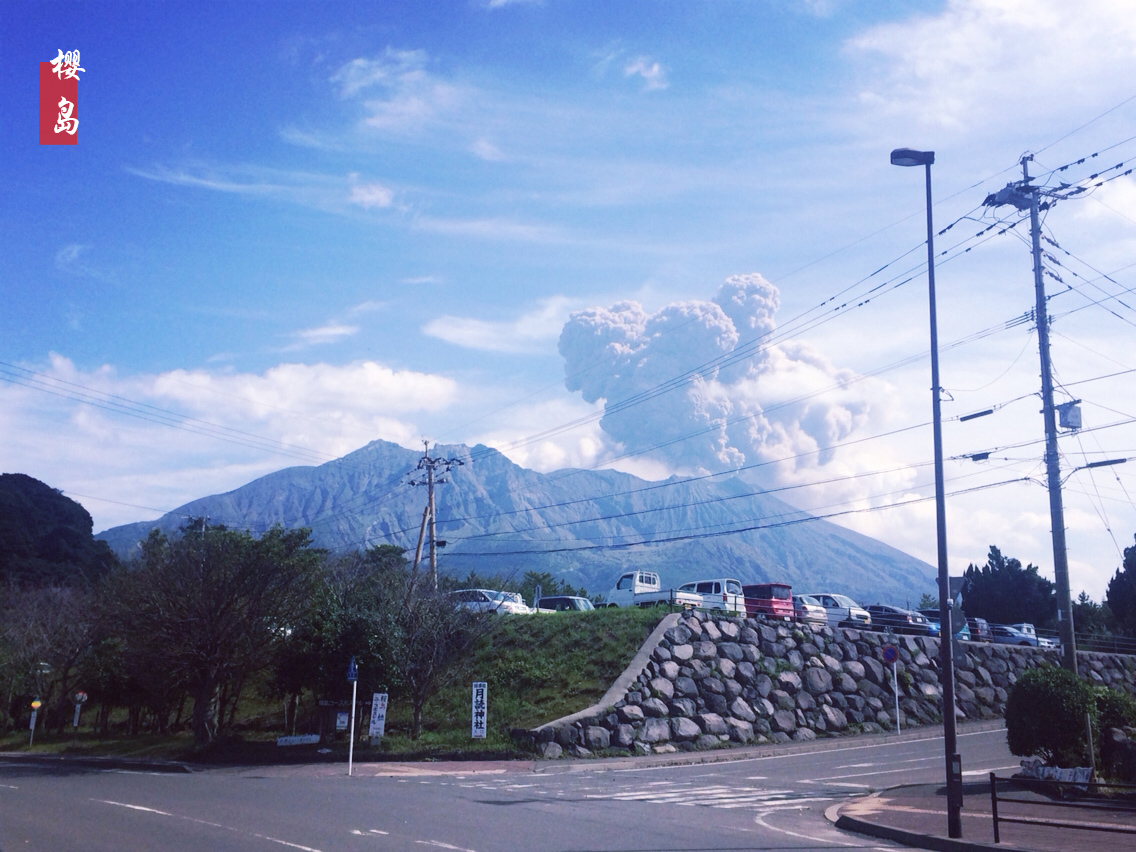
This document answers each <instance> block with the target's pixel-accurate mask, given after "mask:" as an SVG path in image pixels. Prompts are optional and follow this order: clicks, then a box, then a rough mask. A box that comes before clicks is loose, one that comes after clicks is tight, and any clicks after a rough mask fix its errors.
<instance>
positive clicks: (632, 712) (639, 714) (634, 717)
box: [617, 704, 644, 724]
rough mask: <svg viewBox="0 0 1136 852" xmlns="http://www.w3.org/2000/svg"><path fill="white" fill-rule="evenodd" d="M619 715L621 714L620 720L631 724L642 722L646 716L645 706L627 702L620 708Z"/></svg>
mask: <svg viewBox="0 0 1136 852" xmlns="http://www.w3.org/2000/svg"><path fill="white" fill-rule="evenodd" d="M617 715H618V716H619V718H620V721H622V722H627V723H629V724H634V723H635V722H642V721H643V716H644V714H643V708H642V707H640V706H639V705H638V704H625V705H624V706H623V707H620V708H619V712H618V714H617Z"/></svg>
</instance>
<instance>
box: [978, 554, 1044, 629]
mask: <svg viewBox="0 0 1136 852" xmlns="http://www.w3.org/2000/svg"><path fill="white" fill-rule="evenodd" d="M964 577H965V583H964V585H963V592H962V599H963V609H964V610H965V611H966V614H967V616H968V617H970V618H984V619H986V620H987V621H989V622H991V623H992V624H1017V623H1019V622H1028V623H1030V624H1033V625H1034V626H1036V627H1043V628H1049V627H1053V626H1054V625H1055V624H1056V622H1057V599H1056V594H1055V591H1054V585H1053V583H1052V582H1051V581H1049V580H1047V579H1045V578H1044V577H1042V576H1041V575H1040V574H1038V572H1037V566H1036V565H1027V566H1026V567H1025V568H1022V563H1021V562H1019V561H1018V560H1017V559H1007V558H1006V557H1005V556H1003V555H1002V552H1001V551H1000V550H998V548H997V547H994V546H993V545H991V546H990V555H989V557H988V558H987V560H986V564H985V565H983V566H982V567H981V568H979V567H977V566H976V565H974V564H971V565H970V567H968V568H967V569H966V574H965V575H964Z"/></svg>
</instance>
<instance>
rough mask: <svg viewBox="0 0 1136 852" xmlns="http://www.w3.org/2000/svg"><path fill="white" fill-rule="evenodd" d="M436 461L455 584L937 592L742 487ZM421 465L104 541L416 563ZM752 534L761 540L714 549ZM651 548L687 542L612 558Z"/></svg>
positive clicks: (272, 483)
mask: <svg viewBox="0 0 1136 852" xmlns="http://www.w3.org/2000/svg"><path fill="white" fill-rule="evenodd" d="M433 452H434V454H435V456H446V457H454V458H460V459H462V460H464V461H465V462H466V463H465V464H464V465H462V466H460V467H456V468H454V470H453V471H452V472H451V473H450V474H448V475H447V476H446V479H447V480H448V481H447V482H445V483H444V484H440V485H438V486H437V487H436V492H435V500H436V504H437V513H438V537H439V539H444V540H446V541H447V542H448V546H447V547H446V548H445V549H444V550H440V551H439V565H440V568H441V569H442V570H443V571H444V572H446V573H452V574H457V575H464V574H466V573H467V572H469V571H470V570H474V571H476V572H477V573H479V574H482V575H493V574H496V575H509V574H513V573H514V572H519V573H523V572H525V571H528V570H535V571H549V572H551V573H553V574H555V575H557V576H559V577H562V578H563V579H565V580H568V581H569V582H571V583H572V584H573V585H578V586H579V585H582V586H584V587H586V588H587V589H589V591H591V592H592V593H599V592H604V591H606V590H607V589H608V588H609V587H610V586H611V585H612V584H613V582H614V580H615V576H616V574H618V573H619V571H621V570H622V569H623V568H624V567H625V566H627V567H639V568H645V569H648V570H654V571H658V572H659V574H660V575H661V576H662V579H663V582H664V583H665V584H667V585H677V584H679V583H683V582H687V581H689V580H693V579H697V578H699V577H720V576H733V577H737V578H738V579H740V580H742V582H760V581H770V580H776V581H783V582H789V583H791V584H792V585H793V587H794V589H795V590H797V591H810V590H813V591H824V590H830V591H842V592H845V593H847V594H851V595H852V596H853V597H857V598H859V599H861V602H863V603H869V602H872V603H874V602H876V601H877V600H879V601H888V602H897V603H903V602H904V601H906V600H915V599H917V598H918V597H919V595H920V594H922V593H923V592H928V591H933V589H934V585H935V581H934V569H933V568H932V567H931V566H930V565H928V564H926V563H924V562H921V561H920V560H917V559H915V558H913V557H911V556H908V555H907V554H905V553H902V552H901V551H898V550H896V549H895V548H892V547H889V546H887V545H885V544H883V543H881V542H879V541H876V540H874V539H871V538H868V537H867V536H863V535H860V534H858V533H854V532H851V531H849V530H846V529H843V528H841V527H838V526H836V525H835V524H831V523H828V522H826V521H819V520H809V516H808V515H807V514H806V513H804V512H801V511H800V510H798V509H794V508H793V507H792V506H790V505H788V504H787V503H784V502H782V501H780V500H778V499H776V498H775V497H772V496H770V495H768V494H763V493H760V492H758V493H754V492H753V491H752V490H751V487H750V486H749V485H747V484H746V483H744V482H742V481H741V480H740V479H738V478H729V479H720V478H713V479H705V480H700V481H695V482H682V481H678V480H668V481H667V482H665V483H657V482H654V483H653V482H647V481H645V480H642V479H639V478H637V477H634V476H631V475H630V474H626V473H620V472H618V471H609V470H600V471H585V470H563V471H556V472H554V473H549V474H542V473H537V472H535V471H532V470H527V469H525V468H522V467H519V466H518V465H516V464H514V463H513V462H511V461H509V460H508V459H507V458H506V457H505V456H503V455H501V454H500V453H498V452H496V451H494V450H491V449H488V448H486V447H483V446H477V447H474V448H472V450H471V449H470V448H468V447H465V446H461V445H456V446H443V447H438V448H436V449H435V450H434V451H433ZM471 453H472V458H475V459H476V460H472V459H471ZM420 456H421V454H420V453H419V452H416V451H414V450H408V449H406V448H404V447H400V446H398V445H397V444H391V443H388V442H385V441H375V442H373V443H371V444H369V445H367V446H366V447H363V448H362V449H360V450H357V451H355V452H353V453H350V454H349V455H347V456H344V457H343V458H341V459H337V460H335V461H332V462H328V463H326V464H323V465H320V466H319V467H293V468H288V469H286V470H281V471H278V472H276V473H272V474H269V475H268V476H264V477H261V478H260V479H257V480H255V481H253V482H250V483H249V484H247V485H245V486H243V487H241V488H238V489H236V490H235V491H230V492H228V493H227V494H218V495H214V496H211V497H204V498H201V499H200V500H195V501H193V502H191V503H187V504H186V505H185V506H182V507H180V508H179V509H178V510H177V511H175V512H171V513H169V514H168V515H166V516H164V517H162V518H160V519H158V520H157V521H152V522H143V523H138V524H128V525H126V526H121V527H115V528H113V529H110V530H107V531H105V532H103V533H100V534H99V536H98V537H99V538H101V539H104V540H105V541H107V542H108V543H109V544H110V545H111V547H112V548H113V549H114V550H115V551H116V552H118V553H119V554H121V555H129V553H130V551H131V549H132V548H133V547H134V545H136V544H137V542H138V541H140V540H141V539H143V538H145V536H146V535H147V534H148V533H149V531H150V529H152V528H154V527H157V528H159V529H162V530H165V531H167V532H172V531H174V530H176V529H177V528H178V527H179V526H181V525H182V524H183V523H185V521H186V518H187V517H190V516H193V517H201V516H206V517H208V518H209V520H210V522H211V523H223V524H227V525H229V526H232V527H238V528H248V529H251V530H253V531H254V532H259V531H263V530H264V529H267V528H268V527H269V526H271V525H272V524H274V523H277V522H279V523H282V524H284V525H285V526H309V527H311V528H312V534H313V538H314V539H315V541H316V543H317V544H318V545H320V546H322V547H326V548H329V549H332V550H342V549H352V548H361V547H365V546H368V545H373V544H383V543H393V544H397V545H399V546H402V547H406V548H407V549H408V550H410V551H413V548H414V545H415V542H416V541H417V536H418V528H419V524H420V522H421V518H422V509H423V506H424V505H425V501H426V489H425V488H415V487H411V486H409V485H407V484H406V483H407V481H408V479H410V478H412V477H411V476H410V475H409V474H410V473H411V472H412V471H414V469H415V468H416V466H417V464H418V459H419V458H420ZM418 478H423V476H422V475H420V476H419V477H418ZM743 528H753V529H748V531H745V532H733V533H732V534H729V535H713V534H714V533H720V532H724V531H732V530H738V529H743ZM645 539H652V540H659V539H674V540H672V541H667V542H660V543H655V544H640V545H635V546H631V547H617V548H613V547H611V545H614V544H620V543H625V542H638V541H642V540H645ZM578 548H587V549H578Z"/></svg>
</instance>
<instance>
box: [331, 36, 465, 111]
mask: <svg viewBox="0 0 1136 852" xmlns="http://www.w3.org/2000/svg"><path fill="white" fill-rule="evenodd" d="M426 65H427V56H426V52H425V51H422V50H395V49H394V48H390V47H388V48H387V49H386V50H385V51H383V53H382V55H380V56H378V57H375V58H371V59H368V58H365V57H360V58H356V59H352V60H351V61H349V62H347V63H345V64H344V65H342V66H341V67H340V68H339V70H338V71H336V73H335V74H333V75H332V77H331V79H330V82H332V83H335V84H338V86H339V95H340V97H341V98H345V99H354V98H358V97H362V98H364V101H363V106H364V109H365V111H366V115H365V116H364V118H363V119H362V122H361V125H362V126H363V127H364V128H367V129H369V130H372V131H390V132H407V131H418V130H421V129H423V128H425V127H427V126H429V125H431V124H433V123H434V122H435V121H437V120H438V119H439V118H440V117H441V116H443V115H444V114H446V113H448V112H450V111H452V110H453V109H455V108H457V107H459V106H460V105H462V104H463V103H464V102H465V100H466V97H465V95H466V93H465V92H464V91H463V89H462V88H461V87H459V86H456V85H454V84H452V83H448V82H446V81H444V80H440V79H438V78H437V77H435V76H434V75H432V74H430V73H429V72H428V71H427V70H426Z"/></svg>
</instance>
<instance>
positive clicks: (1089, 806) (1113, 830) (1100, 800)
mask: <svg viewBox="0 0 1136 852" xmlns="http://www.w3.org/2000/svg"><path fill="white" fill-rule="evenodd" d="M999 781H1012V782H1013V783H1014V784H1019V785H1020V784H1023V783H1025V784H1027V785H1028V786H1029V787H1035V788H1041V789H1050V790H1054V791H1055V792H1057V793H1058V795H1062V794H1063V793H1064V791H1065V790H1066V789H1069V788H1075V789H1077V790H1078V791H1080V790H1082V789H1084V790H1085V794H1084V797H1083V798H1081V799H1080V800H1079V801H1076V802H1070V801H1056V802H1055V801H1052V800H1046V801H1038V800H1036V799H1019V798H1010V797H1008V796H1005V795H1002V796H999V795H998V782H999ZM1089 788H1093V789H1094V790H1095V791H1096V793H1095V794H1094V793H1089V792H1088V790H1089ZM1101 790H1118V791H1134V792H1136V784H1103V783H1099V784H1098V783H1097V782H1089V783H1088V784H1073V783H1070V782H1065V781H1042V780H1037V779H1032V778H1031V779H1028V781H1026V782H1023V781H1022V780H1021V779H1011V778H999V777H998V776H997V775H995V774H994V773H993V772H991V773H990V814H991V817H992V818H993V820H994V842H995V843H1001V842H1002V837H1001V832H1000V831H999V830H998V826H999V824H1000V823H1003V822H1012V823H1018V824H1020V825H1039V826H1043V827H1047V828H1072V829H1079V830H1081V831H1103V832H1108V833H1110V834H1134V835H1136V824H1133V825H1120V824H1117V823H1104V822H1089V821H1087V820H1056V819H1043V818H1041V817H1028V816H1001V815H1000V814H999V813H998V804H999V803H1001V804H1016V805H1034V806H1038V807H1046V808H1073V809H1077V810H1081V811H1103V812H1112V813H1117V812H1120V813H1136V800H1134V802H1133V803H1131V804H1129V803H1126V802H1117V801H1115V800H1113V799H1108V798H1106V797H1104V796H1101V795H1100V791H1101Z"/></svg>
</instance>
